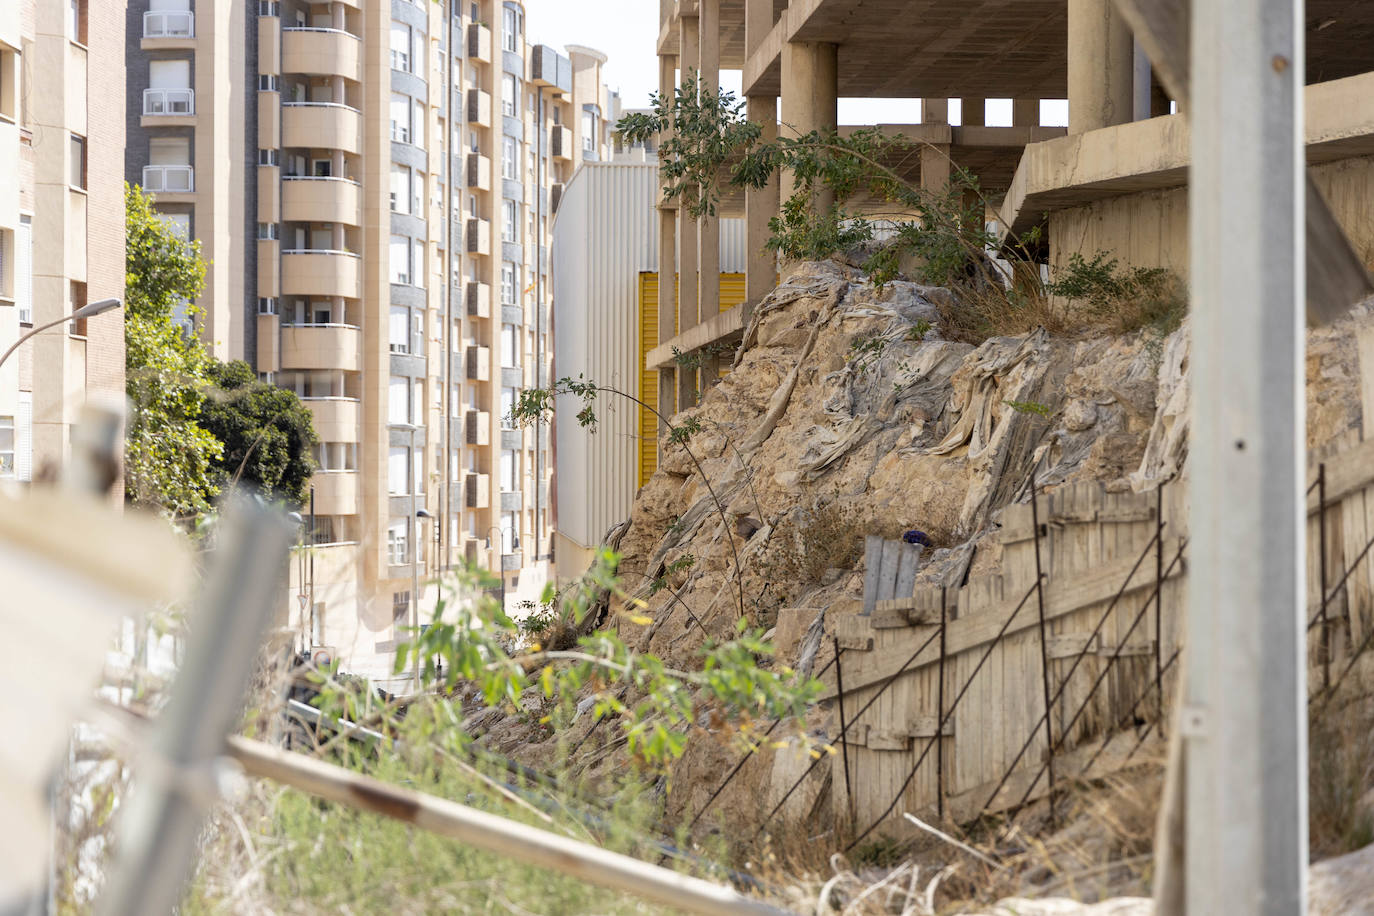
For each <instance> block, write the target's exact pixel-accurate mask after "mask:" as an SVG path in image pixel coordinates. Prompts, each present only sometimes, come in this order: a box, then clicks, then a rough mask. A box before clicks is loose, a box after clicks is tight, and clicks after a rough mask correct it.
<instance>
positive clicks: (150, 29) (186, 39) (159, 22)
mask: <svg viewBox="0 0 1374 916" xmlns="http://www.w3.org/2000/svg"><path fill="white" fill-rule="evenodd" d="M195 37H196V14H195V13H193V12H191V11H190V10H151V11H149V12H146V13H144V14H143V42H142V48H143V50H145V51H155V50H162V49H171V48H192V47H195V42H194V39H195Z"/></svg>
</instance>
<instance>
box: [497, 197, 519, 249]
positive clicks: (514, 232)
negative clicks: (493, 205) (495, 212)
mask: <svg viewBox="0 0 1374 916" xmlns="http://www.w3.org/2000/svg"><path fill="white" fill-rule="evenodd" d="M518 210H519V208H518V207H517V206H516V203H515V201H513V200H504V201H502V202H501V217H502V219H501V241H503V242H518V241H519V240H520V239H519V235H520V216H519V214H518Z"/></svg>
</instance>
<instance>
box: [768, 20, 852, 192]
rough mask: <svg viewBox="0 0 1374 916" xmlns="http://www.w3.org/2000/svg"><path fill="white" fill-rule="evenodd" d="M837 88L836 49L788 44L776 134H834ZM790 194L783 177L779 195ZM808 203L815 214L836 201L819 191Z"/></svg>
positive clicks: (788, 181) (814, 44) (809, 43)
mask: <svg viewBox="0 0 1374 916" xmlns="http://www.w3.org/2000/svg"><path fill="white" fill-rule="evenodd" d="M839 88H840V87H839V45H833V44H828V43H825V42H812V41H794V42H790V43H788V45H787V47H785V48H783V51H782V120H781V122H780V123H779V125H778V131H779V133H780V134H782V135H783V136H789V135H790V136H793V137H804V136H806V135H807V134H809V133H811V132H812V131H817V130H818V131H820V132H822V133H826V132H827V131H833V130H835V129H836V128H837V127H838V126H839V107H838V106H839ZM791 193H792V182H791V179H790V176H783V183H782V194H783V196H784V197H790V196H791ZM811 203H812V206H813V208H814V209H816V210H818V211H820V210H828V209H830V207H831V206H833V205H834V203H835V198H834V195H833V194H830V193H828V192H825V191H819V192H817V193H816V195H815V196H814V197H813V198H812V202H811Z"/></svg>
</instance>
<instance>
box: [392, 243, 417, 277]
mask: <svg viewBox="0 0 1374 916" xmlns="http://www.w3.org/2000/svg"><path fill="white" fill-rule="evenodd" d="M411 266H412V265H411V262H410V239H408V238H406V237H405V236H404V235H393V236H392V237H391V282H392V283H404V284H407V285H409V284H410V283H412V282H413V280H414V274H413V273H412V272H411Z"/></svg>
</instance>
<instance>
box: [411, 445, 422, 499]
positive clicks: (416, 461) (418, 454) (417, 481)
mask: <svg viewBox="0 0 1374 916" xmlns="http://www.w3.org/2000/svg"><path fill="white" fill-rule="evenodd" d="M411 459H412V461H411V464H412V465H413V466H414V468H415V473H414V474H413V475H412V476H411V478H410V479H411V480H412V481H413V482H414V486H415V495H416V496H419V495H421V494H423V493H424V492H425V450H424V449H422V448H417V449H416V450H415V454H414V455H412V456H411Z"/></svg>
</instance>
